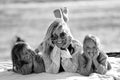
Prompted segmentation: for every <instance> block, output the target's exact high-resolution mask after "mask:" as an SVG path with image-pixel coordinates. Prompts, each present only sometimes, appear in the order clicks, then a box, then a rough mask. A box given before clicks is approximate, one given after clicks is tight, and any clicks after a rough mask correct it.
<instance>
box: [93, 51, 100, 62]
mask: <svg viewBox="0 0 120 80" xmlns="http://www.w3.org/2000/svg"><path fill="white" fill-rule="evenodd" d="M98 56H99V52H96V53H94V56H93V60H96V59H97V57H98Z"/></svg>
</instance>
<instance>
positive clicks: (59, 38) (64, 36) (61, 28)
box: [35, 8, 82, 73]
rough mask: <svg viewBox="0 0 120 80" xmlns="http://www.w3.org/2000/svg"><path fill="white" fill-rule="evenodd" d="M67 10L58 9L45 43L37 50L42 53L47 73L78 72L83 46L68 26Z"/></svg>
mask: <svg viewBox="0 0 120 80" xmlns="http://www.w3.org/2000/svg"><path fill="white" fill-rule="evenodd" d="M66 14H68V11H67V8H63V9H56V10H55V11H54V15H55V17H56V20H55V21H54V22H53V23H52V24H51V25H50V26H49V28H48V30H47V33H46V36H45V38H44V40H43V42H42V43H41V44H40V45H39V47H38V48H37V49H36V50H35V51H36V52H42V53H43V54H42V57H43V60H44V63H45V68H46V72H49V73H58V72H62V71H66V72H76V71H77V68H78V55H79V54H80V53H81V51H82V47H81V44H80V43H79V42H78V41H76V40H75V39H74V38H73V36H72V34H71V32H70V29H69V27H68V25H67V23H66V22H67V21H68V17H67V16H66Z"/></svg>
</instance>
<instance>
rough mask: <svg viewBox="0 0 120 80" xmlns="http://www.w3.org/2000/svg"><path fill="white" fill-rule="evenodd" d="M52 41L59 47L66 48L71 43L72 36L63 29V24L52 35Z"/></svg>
mask: <svg viewBox="0 0 120 80" xmlns="http://www.w3.org/2000/svg"><path fill="white" fill-rule="evenodd" d="M51 38H52V42H53V44H55V45H56V46H57V47H59V48H66V47H67V46H68V45H69V44H70V43H69V42H70V37H69V36H68V34H67V33H66V32H65V30H63V29H62V26H61V27H59V28H57V29H56V30H55V31H54V32H53V35H52V37H51Z"/></svg>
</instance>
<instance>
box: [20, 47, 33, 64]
mask: <svg viewBox="0 0 120 80" xmlns="http://www.w3.org/2000/svg"><path fill="white" fill-rule="evenodd" d="M21 59H22V60H24V61H27V62H30V61H32V55H31V53H30V52H29V51H28V50H27V48H25V49H24V50H23V51H22V55H21Z"/></svg>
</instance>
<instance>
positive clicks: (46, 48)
mask: <svg viewBox="0 0 120 80" xmlns="http://www.w3.org/2000/svg"><path fill="white" fill-rule="evenodd" d="M61 25H62V27H63V29H64V30H65V31H66V34H67V35H68V36H70V38H71V39H73V36H72V35H71V32H70V29H69V27H68V25H67V23H66V22H64V21H63V20H62V19H56V20H55V21H54V22H52V24H51V25H50V26H49V28H48V30H47V33H46V35H45V38H44V40H43V42H42V43H41V46H42V50H43V53H47V54H48V53H50V51H51V49H53V47H54V46H55V45H54V44H53V43H52V40H51V37H52V35H53V32H54V31H55V30H56V29H58V28H59V27H60V26H61ZM48 55H49V54H48Z"/></svg>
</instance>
